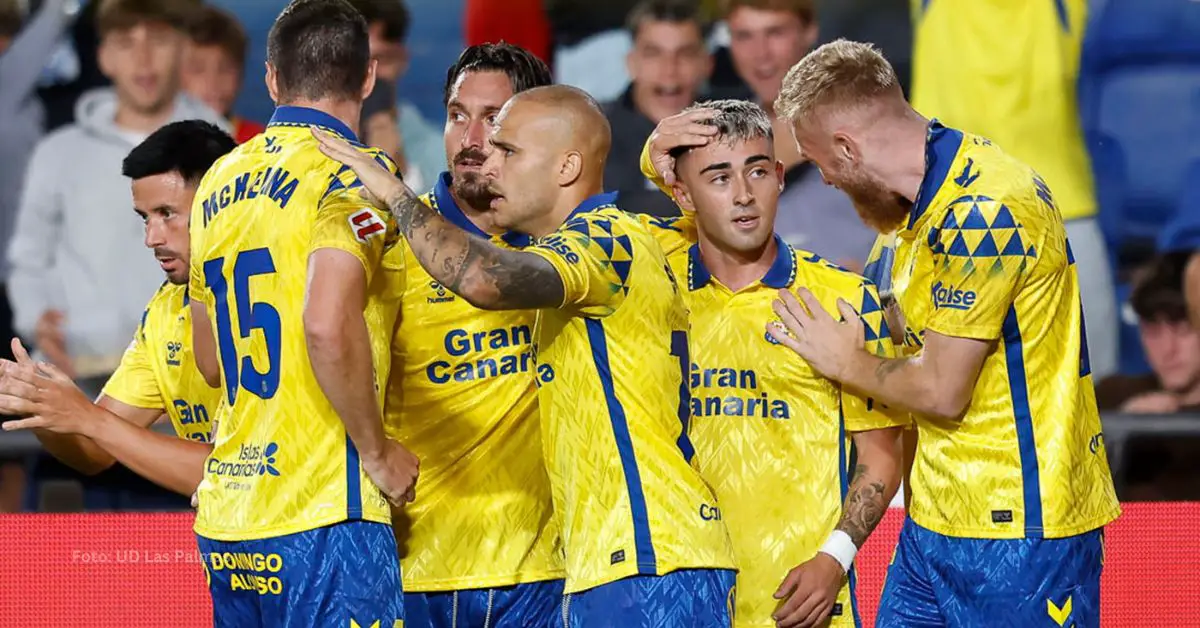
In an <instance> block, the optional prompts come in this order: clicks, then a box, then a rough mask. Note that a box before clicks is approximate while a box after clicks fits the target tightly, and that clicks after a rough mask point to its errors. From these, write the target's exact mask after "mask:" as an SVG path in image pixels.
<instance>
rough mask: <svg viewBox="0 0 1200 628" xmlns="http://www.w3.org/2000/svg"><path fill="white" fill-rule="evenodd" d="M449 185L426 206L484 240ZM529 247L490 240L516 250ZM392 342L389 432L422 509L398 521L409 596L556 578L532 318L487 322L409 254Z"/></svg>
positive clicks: (488, 315)
mask: <svg viewBox="0 0 1200 628" xmlns="http://www.w3.org/2000/svg"><path fill="white" fill-rule="evenodd" d="M448 184H449V175H448V174H443V175H442V176H441V177H440V178H439V179H438V182H437V184H436V185H435V187H434V189H433V192H431V193H430V194H428V195H426V196H425V197H424V198H423V199H422V200H424V201H425V203H426V204H428V205H430V206H432V207H433V208H435V209H437V210H438V211H439V212H440V213H441V214H442V216H444V217H446V218H447V219H448V220H450V221H451V222H453V223H454V224H455V225H458V226H459V227H460V228H462V229H464V230H466V231H468V232H470V233H474V234H475V235H478V236H480V237H488V236H487V235H486V234H485V233H484V232H483V231H481V230H480V229H479V228H478V227H476V226H475V224H474V223H472V222H471V221H470V220H469V219H468V218H467V217H466V216H465V215H464V214H463V212H462V210H461V209H460V208H459V207H458V206H457V205H456V204H455V202H454V198H453V197H452V196H451V195H450V189H449V186H448ZM528 240H529V238H528V236H519V235H517V234H509V235H505V236H504V237H496V238H492V241H493V242H495V243H496V244H497V245H500V246H512V247H521V246H525V245H527V244H528ZM406 255H407V259H406V260H405V269H406V274H407V278H406V280H405V291H404V294H403V297H402V299H401V309H400V323H399V325H397V327H396V333H395V336H394V337H393V340H392V375H391V379H390V381H389V382H388V395H387V398H388V400H387V421H386V424H387V429H388V433H389V435H390V436H391V437H393V438H396V439H397V440H399V441H400V442H401V443H403V444H404V446H405V447H407V448H408V449H409V451H411V452H413V453H414V454H416V455H417V456H418V457H419V458H420V459H421V479H420V483H419V484H418V486H417V499H416V501H414V502H412V503H411V504H408V505H406V506H405V507H404V509H403V510H402V511H399V512H397V513H396V516H395V519H394V523H395V526H396V532H397V538H398V540H399V542H400V550H401V552H400V554H401V566H402V573H403V574H404V590H405V591H452V590H459V589H483V588H491V587H503V586H508V585H513V584H519V583H526V582H538V581H541V580H549V579H554V578H561V577H562V575H563V568H562V551H561V548H560V547H559V535H558V528H557V527H556V525H555V524H556V521H555V519H554V518H553V512H554V509H553V506H552V503H551V500H550V479H549V477H548V475H547V474H546V465H545V461H544V460H543V458H542V436H541V426H540V424H539V421H538V405H537V388H536V387H535V386H534V383H533V372H534V359H533V330H534V326H535V323H536V316H537V313H536V312H533V311H485V310H480V309H477V308H475V307H474V306H472V305H471V304H470V303H467V302H466V301H464V300H463V299H462V298H461V297H457V296H455V295H454V293H453V292H450V291H449V290H446V288H444V287H443V286H441V285H439V284H438V283H437V282H436V281H434V280H433V278H432V277H430V276H429V274H428V273H427V272H426V271H425V269H423V268H422V267H421V264H420V262H419V261H418V260H417V259H416V257H415V256H414V254H413V253H412V250H411V249H407V248H406Z"/></svg>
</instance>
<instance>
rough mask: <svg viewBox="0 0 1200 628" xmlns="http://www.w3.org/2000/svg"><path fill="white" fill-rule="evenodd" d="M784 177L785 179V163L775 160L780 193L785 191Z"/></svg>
mask: <svg viewBox="0 0 1200 628" xmlns="http://www.w3.org/2000/svg"><path fill="white" fill-rule="evenodd" d="M783 177H784V170H783V162H782V161H779V160H778V159H776V160H775V179H776V180H777V181H779V191H780V192H782V191H783Z"/></svg>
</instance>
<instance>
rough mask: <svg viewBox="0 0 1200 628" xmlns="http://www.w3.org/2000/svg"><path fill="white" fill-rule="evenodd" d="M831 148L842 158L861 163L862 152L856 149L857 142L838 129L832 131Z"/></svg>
mask: <svg viewBox="0 0 1200 628" xmlns="http://www.w3.org/2000/svg"><path fill="white" fill-rule="evenodd" d="M833 148H834V151H835V152H836V153H837V154H838V155H840V156H841V157H842V158H843V159H846V160H848V161H850V162H852V163H862V152H861V151H860V150H859V149H858V144H857V143H856V142H855V141H854V140H853V139H852V138H851V137H850V136H849V135H846V134H845V133H842V132H840V131H839V132H837V133H834V134H833Z"/></svg>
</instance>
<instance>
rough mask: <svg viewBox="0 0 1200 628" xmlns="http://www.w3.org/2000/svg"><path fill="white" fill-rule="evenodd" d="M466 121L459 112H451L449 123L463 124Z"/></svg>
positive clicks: (465, 117)
mask: <svg viewBox="0 0 1200 628" xmlns="http://www.w3.org/2000/svg"><path fill="white" fill-rule="evenodd" d="M466 119H467V116H464V115H463V114H462V112H461V111H451V112H450V121H451V122H463V121H465V120H466Z"/></svg>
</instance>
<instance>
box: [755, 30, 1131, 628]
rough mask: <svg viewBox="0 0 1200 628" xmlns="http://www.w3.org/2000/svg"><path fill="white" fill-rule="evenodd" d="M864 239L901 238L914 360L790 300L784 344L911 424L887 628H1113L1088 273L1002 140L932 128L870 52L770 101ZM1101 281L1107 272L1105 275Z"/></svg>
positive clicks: (848, 314) (825, 66)
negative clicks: (1086, 308)
mask: <svg viewBox="0 0 1200 628" xmlns="http://www.w3.org/2000/svg"><path fill="white" fill-rule="evenodd" d="M775 107H776V110H777V112H778V114H779V115H780V116H783V117H785V118H787V119H790V120H791V121H792V125H793V127H792V128H793V132H794V133H795V138H796V141H797V143H798V144H799V146H800V149H801V150H802V151H803V152H804V154H805V155H806V156H807V157H808V158H810V159H812V160H813V162H815V163H816V164H817V165H818V167H820V168H821V172H822V173H823V174H824V176H825V178H826V180H828V181H829V182H830V183H832V184H834V185H837V186H838V187H840V188H842V189H843V190H845V191H846V193H847V194H849V195H850V197H851V198H852V199H853V200H854V202H855V205H856V208H857V210H858V213H859V215H860V216H861V217H862V219H863V220H864V222H866V223H867V224H869V225H871V226H874V227H875V228H876V229H878V230H879V231H880V232H884V233H886V232H890V231H893V230H898V234H897V246H896V251H895V262H894V266H893V269H892V292H893V295H894V297H895V299H896V301H897V303H898V304H899V310H900V314H901V316H902V317H903V319H904V321H905V323H904V324H905V333H904V342H905V344H906V345H909V347H910V348H911V349H912V350H913V353H912V354H911V355H907V356H906V357H903V358H899V359H887V358H881V357H879V356H875V355H871V354H869V353H867V352H866V351H863V350H862V346H861V336H862V333H863V324H862V322H861V321H860V320H859V317H858V314H857V313H856V312H854V311H853V309H852V308H851V307H850V306H849V305H847V304H845V303H841V304H839V309H840V311H841V313H842V315H843V316H844V317H845V319H846V321H847V322H845V323H839V322H838V320H837V319H836V318H835V317H833V316H830V315H829V314H828V313H826V312H824V311H823V310H821V309H820V308H817V307H815V305H816V303H817V302H816V299H815V297H814V296H813V294H810V293H808V292H806V291H804V290H801V291H800V301H803V302H804V304H805V305H807V308H808V311H805V307H803V306H802V305H801V303H800V302H798V301H797V300H796V299H795V298H794V297H792V296H791V295H790V293H781V294H780V298H781V299H782V301H781V303H780V304H779V305H778V306H777V310H778V311H779V313H780V315H781V317H782V318H783V320H784V322H785V323H786V325H787V329H788V330H789V331H790V332H791V335H790V336H789V335H787V334H785V333H783V332H782V331H781V330H780V329H779V328H777V327H774V326H772V327H771V333H772V335H773V336H774V337H775V338H776V339H778V340H779V341H780V342H783V343H784V344H785V345H787V346H788V347H790V348H792V349H793V350H795V351H796V352H797V353H799V354H800V355H801V356H803V357H804V358H805V359H806V360H808V362H809V363H810V364H812V365H813V367H814V368H815V369H817V370H818V371H820V372H821V373H823V374H824V375H826V376H827V377H829V378H831V379H834V380H836V381H839V382H842V384H843V385H846V386H849V387H851V388H854V389H857V390H860V391H862V392H863V393H864V394H867V395H870V396H872V397H874V398H875V399H877V400H879V401H881V402H884V403H888V404H894V405H897V406H902V407H905V408H908V409H909V410H911V411H913V412H914V414H915V415H916V421H917V445H916V446H917V451H916V459H915V461H914V462H913V468H912V477H911V484H912V501H911V506H910V508H909V516H910V518H909V519H908V520H907V521H906V522H905V525H904V528H903V531H902V532H901V537H900V544H899V547H898V548H897V551H896V556H895V559H894V561H893V563H892V566H891V567H890V569H889V573H888V578H887V585H886V587H885V589H884V592H883V599H882V602H881V606H880V610H879V618H878V620H877V625H878V626H963V625H994V624H995V623H996V621H998V620H997V618H999V617H1003V618H1004V619H1003V623H1005V624H1009V625H1018V626H1038V625H1060V626H1062V625H1075V626H1080V627H1083V626H1098V625H1100V619H1099V612H1100V571H1101V565H1102V563H1103V547H1102V546H1103V537H1102V530H1103V526H1105V525H1106V524H1108V523H1109V522H1111V521H1112V520H1113V519H1115V518H1116V517H1117V516H1118V514H1119V513H1120V506H1119V505H1118V503H1117V498H1116V495H1115V493H1114V490H1113V483H1112V477H1111V475H1110V472H1109V468H1108V461H1107V459H1106V455H1105V450H1104V442H1103V438H1102V436H1101V424H1100V417H1099V415H1098V414H1097V412H1096V398H1095V393H1094V391H1093V388H1092V376H1091V371H1090V368H1089V365H1088V355H1087V349H1086V347H1087V344H1086V342H1085V341H1086V332H1085V331H1084V321H1083V314H1082V308H1081V305H1080V297H1079V277H1078V274H1079V272H1080V270H1079V269H1078V267H1077V265H1076V264H1075V260H1074V258H1073V257H1072V255H1071V247H1070V244H1069V243H1068V241H1067V236H1066V231H1065V230H1064V228H1063V223H1062V217H1061V215H1060V214H1059V211H1058V209H1057V208H1056V207H1055V205H1054V199H1053V197H1052V195H1051V193H1050V190H1049V188H1048V187H1047V186H1046V184H1045V183H1044V182H1043V181H1042V179H1041V178H1040V177H1039V176H1038V175H1037V173H1035V172H1034V171H1033V170H1032V169H1030V168H1029V167H1028V166H1026V165H1025V164H1023V163H1021V162H1019V161H1017V160H1015V159H1013V158H1012V157H1010V156H1008V155H1007V154H1005V153H1004V152H1003V151H1002V150H1001V149H1000V148H999V147H997V146H995V145H993V144H992V143H991V142H989V141H988V140H986V139H984V138H982V137H979V136H976V135H972V134H970V133H967V132H963V131H959V130H957V129H953V128H949V127H945V126H943V125H941V124H939V123H938V122H937V121H930V120H926V119H925V118H923V117H922V116H921V115H919V114H918V113H916V112H915V111H913V109H912V108H911V107H910V106H909V105H908V103H907V102H905V100H904V96H903V94H902V93H901V90H900V87H899V85H898V84H897V81H896V74H895V72H894V70H893V69H892V67H891V65H890V64H889V63H888V62H887V60H885V59H884V58H883V56H882V55H881V54H879V52H878V51H877V50H876V49H875V48H873V47H872V46H870V45H867V44H860V43H855V42H849V41H844V40H839V41H836V42H833V43H830V44H826V45H824V46H822V47H820V48H818V49H817V50H815V51H814V52H812V53H811V54H809V55H808V56H807V57H805V58H804V60H803V61H801V62H800V63H799V64H797V65H796V66H795V67H794V68H792V70H791V72H789V74H788V76H787V79H786V81H785V82H784V86H783V90H782V92H781V93H780V96H779V99H778V100H777V101H776V103H775ZM1087 272H1107V270H1106V269H1098V268H1092V269H1087Z"/></svg>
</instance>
